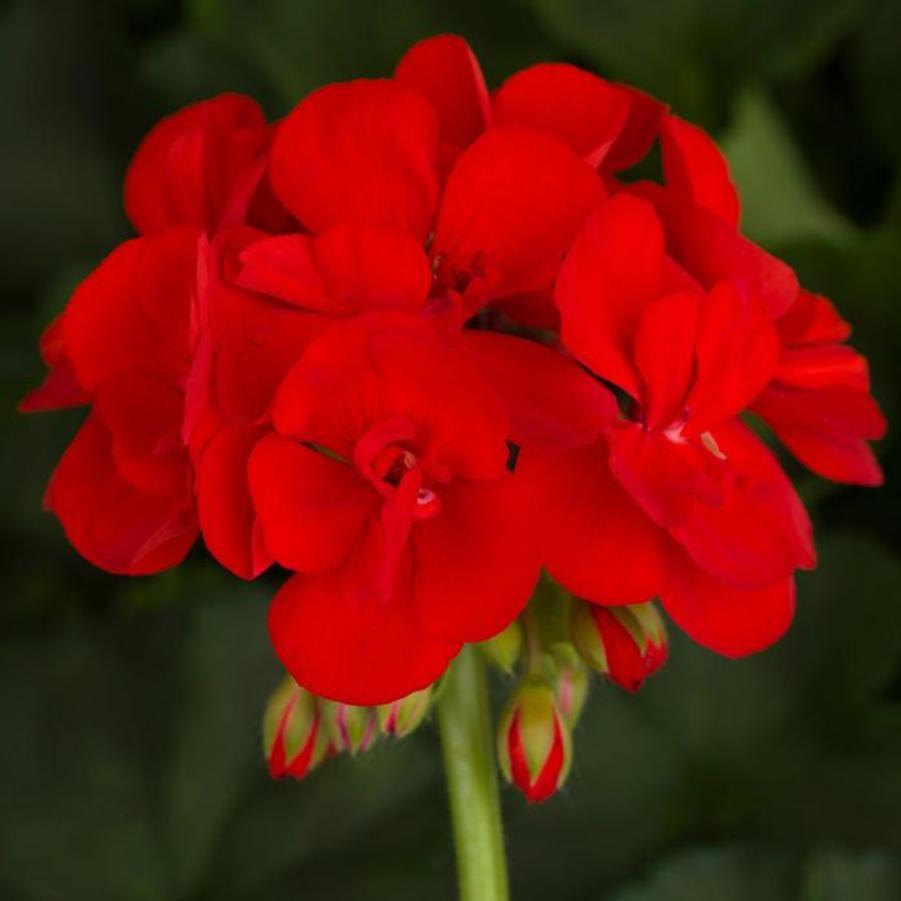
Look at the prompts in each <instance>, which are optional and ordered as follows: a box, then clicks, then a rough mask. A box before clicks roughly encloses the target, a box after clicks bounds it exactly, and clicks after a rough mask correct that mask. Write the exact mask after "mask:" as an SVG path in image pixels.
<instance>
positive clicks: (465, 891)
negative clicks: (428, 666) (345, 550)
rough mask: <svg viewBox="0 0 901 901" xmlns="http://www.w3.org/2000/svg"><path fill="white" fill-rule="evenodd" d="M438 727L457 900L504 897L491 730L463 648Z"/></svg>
mask: <svg viewBox="0 0 901 901" xmlns="http://www.w3.org/2000/svg"><path fill="white" fill-rule="evenodd" d="M438 728H439V730H440V732H441V746H442V748H443V751H444V770H445V773H446V776H447V791H448V795H449V796H450V808H451V818H452V820H453V825H454V845H455V846H456V850H457V875H458V879H459V888H460V901H507V899H508V898H509V894H508V890H507V862H506V855H505V853H504V835H503V831H502V829H501V812H500V799H499V797H498V787H497V768H496V765H495V751H494V734H493V731H492V728H491V716H490V710H489V705H488V688H487V685H486V681H485V668H484V664H483V663H482V660H481V658H480V656H479V653H478V650H477V649H476V648H475V647H472V646H467V647H464V648H463V650H462V651H461V652H460V655H459V657H457V659H456V660H455V661H454V663H453V664H452V665H451V668H450V670H449V671H448V673H447V675H446V676H445V679H444V685H443V686H442V689H441V697H440V699H439V701H438Z"/></svg>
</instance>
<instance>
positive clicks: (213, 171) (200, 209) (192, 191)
mask: <svg viewBox="0 0 901 901" xmlns="http://www.w3.org/2000/svg"><path fill="white" fill-rule="evenodd" d="M265 144H266V120H265V118H264V116H263V113H262V111H261V110H260V108H259V106H258V105H257V103H256V101H254V100H252V99H251V98H250V97H245V96H243V95H241V94H221V95H220V96H218V97H213V98H212V99H210V100H203V101H201V102H199V103H194V104H192V105H191V106H187V107H185V108H184V109H182V110H179V111H178V112H177V113H174V114H173V115H171V116H167V117H166V118H165V119H163V120H162V121H161V122H159V123H158V124H157V125H156V126H154V128H153V129H152V130H151V131H150V133H149V134H148V135H147V137H145V138H144V140H143V141H142V142H141V145H140V147H138V150H137V152H136V153H135V156H134V159H133V160H132V162H131V166H130V167H129V169H128V174H127V175H126V177H125V208H126V210H127V212H128V218H129V219H131V222H132V224H133V225H134V227H135V229H136V230H137V231H138V232H142V233H144V234H149V233H152V232H158V231H162V230H163V229H166V228H169V227H171V226H174V225H193V226H197V227H198V228H204V229H209V230H212V229H215V228H216V227H217V226H218V225H219V224H220V223H221V221H222V218H223V216H224V214H225V213H226V211H227V210H228V208H229V206H230V204H231V203H232V202H233V201H234V200H235V198H236V197H237V196H238V195H239V194H240V193H242V191H243V192H244V193H249V192H247V191H246V182H247V181H248V179H251V178H253V177H254V175H255V172H254V170H255V164H256V163H257V160H258V159H259V157H260V154H261V153H262V151H263V149H264V147H265ZM257 168H258V167H257ZM261 171H262V170H259V172H257V173H256V178H257V179H258V178H259V173H260V172H261Z"/></svg>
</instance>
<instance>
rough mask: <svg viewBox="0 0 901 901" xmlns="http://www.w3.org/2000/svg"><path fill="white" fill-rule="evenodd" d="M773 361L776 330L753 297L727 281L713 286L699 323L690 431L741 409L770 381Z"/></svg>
mask: <svg viewBox="0 0 901 901" xmlns="http://www.w3.org/2000/svg"><path fill="white" fill-rule="evenodd" d="M778 358H779V338H778V335H777V333H776V329H775V328H774V327H773V325H772V323H771V322H770V321H769V318H768V317H767V316H766V314H765V312H764V311H763V309H762V307H761V306H760V305H759V304H758V303H757V300H756V298H755V297H747V296H742V295H741V294H739V292H738V291H736V290H735V288H733V287H732V285H731V284H729V283H726V282H723V283H721V284H718V285H716V286H714V288H713V289H712V290H711V291H710V293H709V294H708V295H707V297H706V298H705V299H704V303H703V304H702V306H701V315H700V319H699V322H698V334H697V342H696V350H695V361H696V362H695V365H696V373H695V380H694V385H693V387H692V391H691V395H690V397H689V399H688V405H689V408H690V410H691V414H690V417H689V422H688V431H689V433H690V434H695V435H697V434H700V433H701V432H704V431H706V430H707V429H709V428H711V427H713V426H715V425H716V424H717V423H720V422H724V421H725V420H727V419H730V418H731V417H732V416H734V415H736V414H737V413H739V412H741V411H742V410H744V409H745V408H746V407H747V406H748V404H750V402H751V401H752V400H753V399H754V398H755V397H756V396H757V395H758V394H759V393H760V392H761V391H762V390H763V388H764V386H765V385H766V384H767V382H768V381H769V380H770V377H771V376H772V374H773V371H774V369H775V367H776V361H777V360H778Z"/></svg>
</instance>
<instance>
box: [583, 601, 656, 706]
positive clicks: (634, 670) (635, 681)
mask: <svg viewBox="0 0 901 901" xmlns="http://www.w3.org/2000/svg"><path fill="white" fill-rule="evenodd" d="M572 637H573V643H574V644H575V645H576V647H577V648H578V649H579V653H580V654H581V655H582V656H583V657H584V658H585V660H586V662H587V663H588V665H589V666H591V667H592V668H593V669H596V670H597V671H598V672H600V673H604V674H605V675H606V676H607V677H608V678H609V679H610V680H611V681H612V682H615V683H616V684H617V685H619V686H620V687H621V688H624V689H626V691H632V692H635V691H638V689H639V688H641V686H642V684H643V683H644V680H645V679H646V678H647V677H648V676H651V675H653V674H654V673H655V672H657V670H658V669H660V667H661V666H663V663H664V661H665V660H666V657H667V640H666V627H665V626H664V624H663V619H662V617H661V616H660V613H659V612H658V611H657V608H656V607H655V606H654V605H653V604H652V603H650V602H648V603H646V604H633V605H631V606H625V607H601V606H599V605H597V604H577V605H576V607H575V608H574V609H573V612H572Z"/></svg>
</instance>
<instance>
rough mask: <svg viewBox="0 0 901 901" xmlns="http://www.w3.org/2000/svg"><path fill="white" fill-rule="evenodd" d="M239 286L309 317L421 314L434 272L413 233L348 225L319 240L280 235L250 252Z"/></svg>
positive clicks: (244, 255)
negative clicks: (381, 311) (373, 312)
mask: <svg viewBox="0 0 901 901" xmlns="http://www.w3.org/2000/svg"><path fill="white" fill-rule="evenodd" d="M240 261H241V270H240V272H239V273H238V274H237V275H236V277H235V283H236V284H237V285H239V286H241V287H243V288H248V289H250V290H252V291H257V292H260V293H262V294H269V295H271V296H272V297H277V298H278V299H279V300H283V301H286V302H288V303H291V304H296V305H297V306H298V307H301V308H303V309H306V310H313V311H316V312H320V313H327V314H331V315H342V314H348V313H355V312H361V311H363V310H376V309H384V308H398V309H407V310H410V311H411V312H415V311H416V310H419V309H420V308H421V307H422V305H423V304H424V302H425V299H426V297H427V296H428V293H429V289H430V287H431V283H432V272H431V269H430V267H429V261H428V259H427V258H426V255H425V253H424V251H423V249H422V246H421V245H420V244H419V242H418V241H416V239H415V238H413V237H412V236H411V235H409V234H408V233H406V232H400V231H395V230H393V229H388V228H374V227H373V226H369V225H363V224H360V223H356V222H345V223H342V224H341V225H337V226H335V227H334V228H330V229H329V230H328V231H326V232H324V233H323V234H321V235H320V236H319V237H317V238H311V237H308V236H307V235H279V236H277V237H274V238H264V239H262V240H260V241H255V242H253V243H251V244H248V245H247V246H246V247H245V248H244V249H243V250H242V251H241V254H240Z"/></svg>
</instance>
